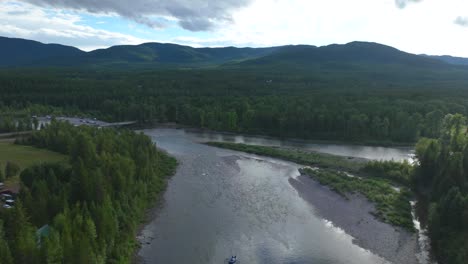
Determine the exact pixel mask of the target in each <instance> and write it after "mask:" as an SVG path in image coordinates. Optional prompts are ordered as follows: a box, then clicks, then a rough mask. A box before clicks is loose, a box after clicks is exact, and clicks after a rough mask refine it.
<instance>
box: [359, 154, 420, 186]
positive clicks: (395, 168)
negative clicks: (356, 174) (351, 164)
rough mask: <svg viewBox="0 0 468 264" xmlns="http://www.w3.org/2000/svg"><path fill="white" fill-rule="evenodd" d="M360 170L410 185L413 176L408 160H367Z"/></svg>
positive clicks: (373, 175)
mask: <svg viewBox="0 0 468 264" xmlns="http://www.w3.org/2000/svg"><path fill="white" fill-rule="evenodd" d="M361 172H363V173H365V174H367V175H369V176H372V177H377V178H383V179H388V180H391V181H393V182H396V183H399V184H402V185H404V186H406V187H410V185H411V184H412V177H413V166H411V165H410V164H409V163H408V161H406V160H405V161H403V162H396V161H369V162H367V163H366V164H365V165H364V167H363V168H362V169H361Z"/></svg>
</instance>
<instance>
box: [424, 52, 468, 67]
mask: <svg viewBox="0 0 468 264" xmlns="http://www.w3.org/2000/svg"><path fill="white" fill-rule="evenodd" d="M422 56H426V57H429V58H433V59H436V60H440V61H443V62H446V63H449V64H453V65H468V58H462V57H453V56H449V55H442V56H433V55H425V54H423V55H422Z"/></svg>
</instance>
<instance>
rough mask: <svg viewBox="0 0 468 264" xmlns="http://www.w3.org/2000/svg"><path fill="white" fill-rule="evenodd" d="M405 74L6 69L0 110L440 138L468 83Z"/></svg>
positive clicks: (290, 133)
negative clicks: (382, 77)
mask: <svg viewBox="0 0 468 264" xmlns="http://www.w3.org/2000/svg"><path fill="white" fill-rule="evenodd" d="M405 81H406V80H405V79H402V80H399V81H398V82H396V83H395V84H392V81H383V82H382V81H380V82H378V83H374V80H373V79H372V78H371V79H369V78H367V79H362V78H361V79H360V78H357V77H356V79H353V78H352V77H343V75H340V76H337V75H334V74H329V75H326V74H325V75H324V76H320V75H319V74H316V73H314V74H313V73H310V74H308V73H304V72H302V73H292V72H287V73H284V74H279V73H278V72H277V71H258V72H251V71H249V70H246V71H241V70H228V69H211V70H208V69H207V70H186V71H185V70H164V71H147V72H145V71H143V72H126V73H123V72H120V73H119V72H109V71H102V72H96V73H95V72H87V71H84V70H76V71H71V70H66V71H60V70H47V69H44V70H37V69H36V70H22V71H16V70H5V71H1V72H0V90H1V93H0V111H2V113H10V114H11V113H18V111H21V112H22V113H23V114H24V115H25V116H27V115H29V116H31V115H36V114H37V115H38V114H54V113H56V114H69V115H88V116H90V115H92V116H96V117H99V118H102V119H104V120H138V121H139V122H141V123H151V122H177V123H180V124H185V125H189V126H194V127H200V128H208V129H213V130H223V131H232V132H242V133H251V134H266V135H272V136H278V137H296V138H312V139H329V140H345V141H361V142H379V143H380V144H382V143H384V142H393V143H408V142H415V141H416V140H417V139H418V138H419V137H438V136H439V135H438V131H440V126H441V124H442V120H443V118H444V116H445V115H446V114H449V113H452V114H455V113H461V114H467V107H468V100H466V99H465V98H467V97H466V96H467V95H468V92H467V91H465V90H463V89H459V88H458V87H461V86H463V83H462V82H461V83H457V84H450V83H440V85H441V87H443V88H437V87H435V86H436V85H437V83H435V84H434V83H432V84H427V86H426V85H425V84H423V83H421V84H415V82H414V80H413V81H411V80H408V83H406V82H405ZM396 86H398V87H399V88H396ZM447 87H448V88H447ZM0 119H1V118H0ZM5 122H6V121H0V124H2V123H5Z"/></svg>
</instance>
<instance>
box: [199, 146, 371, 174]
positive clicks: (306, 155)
mask: <svg viewBox="0 0 468 264" xmlns="http://www.w3.org/2000/svg"><path fill="white" fill-rule="evenodd" d="M206 144H207V145H209V146H213V147H218V148H225V149H231V150H236V151H242V152H246V153H251V154H256V155H263V156H268V157H273V158H279V159H283V160H287V161H292V162H295V163H298V164H302V165H307V166H312V167H319V168H329V169H336V170H345V171H347V172H357V171H359V170H360V169H362V167H363V166H364V165H365V163H366V162H367V161H368V160H366V159H363V158H355V157H344V156H343V157H342V156H336V155H331V154H326V153H318V152H314V151H302V150H298V149H292V148H279V147H267V146H257V145H247V144H239V143H228V142H207V143H206Z"/></svg>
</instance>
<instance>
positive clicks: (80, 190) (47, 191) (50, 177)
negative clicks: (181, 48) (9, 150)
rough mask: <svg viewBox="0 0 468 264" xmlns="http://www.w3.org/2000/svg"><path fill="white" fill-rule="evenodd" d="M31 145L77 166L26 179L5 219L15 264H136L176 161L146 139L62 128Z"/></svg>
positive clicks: (55, 166) (52, 166) (31, 173)
mask: <svg viewBox="0 0 468 264" xmlns="http://www.w3.org/2000/svg"><path fill="white" fill-rule="evenodd" d="M26 143H28V144H31V145H34V146H37V147H40V148H48V149H51V150H54V151H59V152H61V153H63V154H66V155H68V156H70V163H43V164H39V165H33V166H31V167H28V168H26V169H25V170H24V171H23V172H22V173H21V175H20V178H21V184H22V187H21V190H20V194H19V197H18V203H17V205H16V206H15V209H14V210H7V211H5V212H4V214H5V216H4V217H3V218H4V219H5V224H4V226H5V230H6V231H7V232H6V237H7V241H8V243H7V244H8V245H9V247H10V248H11V255H12V257H13V259H14V263H33V264H34V263H41V264H42V263H71V264H75V263H77V264H78V263H80V264H81V263H83V264H84V263H129V262H130V258H131V256H132V253H133V251H134V249H135V248H134V247H135V244H136V243H135V242H134V239H135V232H136V229H137V227H138V225H139V224H140V221H141V219H142V218H143V216H144V213H145V210H146V208H148V207H149V206H151V205H152V204H153V203H154V199H155V198H156V197H157V195H158V194H160V193H161V191H163V190H164V187H165V178H166V177H167V176H168V175H170V174H172V173H174V170H175V167H176V161H175V160H174V159H173V158H170V157H168V156H167V155H166V154H164V153H162V152H161V151H159V150H157V149H156V147H155V146H154V144H153V143H152V141H151V140H150V139H149V138H148V137H146V136H145V135H143V134H136V133H134V132H131V131H125V130H119V131H116V130H112V129H97V128H90V127H73V126H72V125H70V124H67V123H60V122H56V121H53V122H52V123H51V124H50V125H49V126H47V128H45V129H43V130H41V131H36V132H34V133H33V134H32V136H31V137H30V138H29V139H28V140H27V142H26ZM46 224H47V225H49V226H50V232H49V233H48V234H47V235H45V236H44V237H40V238H39V236H38V235H37V234H35V230H37V229H38V228H40V227H42V226H44V225H46ZM20 227H21V228H20ZM0 230H1V229H0ZM2 250H4V249H3V248H2V240H1V236H0V254H1V253H2V252H3V251H2ZM5 252H6V251H5ZM5 254H6V253H5Z"/></svg>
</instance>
